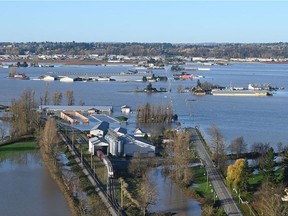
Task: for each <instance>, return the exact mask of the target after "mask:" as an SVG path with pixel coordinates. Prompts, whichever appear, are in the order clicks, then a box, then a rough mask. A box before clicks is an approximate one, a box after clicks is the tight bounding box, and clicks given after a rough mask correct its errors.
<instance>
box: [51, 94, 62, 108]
mask: <svg viewBox="0 0 288 216" xmlns="http://www.w3.org/2000/svg"><path fill="white" fill-rule="evenodd" d="M61 102H62V93H61V92H58V91H55V92H54V95H53V104H54V105H60V104H61Z"/></svg>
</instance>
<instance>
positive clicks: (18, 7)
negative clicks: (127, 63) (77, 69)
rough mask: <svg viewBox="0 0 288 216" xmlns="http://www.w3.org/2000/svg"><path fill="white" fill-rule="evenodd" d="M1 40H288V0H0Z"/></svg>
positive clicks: (222, 41) (188, 41) (196, 41)
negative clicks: (287, 0)
mask: <svg viewBox="0 0 288 216" xmlns="http://www.w3.org/2000/svg"><path fill="white" fill-rule="evenodd" d="M0 8H1V12H0V23H1V31H0V41H1V42H3V41H9V42H27V41H76V42H171V43H205V42H221V43H224V42H231V43H233V42H239V43H254V42H258V43H262V42H264V43H265V42H288V28H287V21H288V13H287V9H288V2H286V1H232V0H231V1H216V0H213V1H212V0H211V1H152V0H150V1H136V0H135V1H120V0H118V1H67V0H66V1H24V0H22V1H0Z"/></svg>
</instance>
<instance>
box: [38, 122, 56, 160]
mask: <svg viewBox="0 0 288 216" xmlns="http://www.w3.org/2000/svg"><path fill="white" fill-rule="evenodd" d="M59 141H60V139H59V136H58V133H57V124H56V121H55V120H54V119H52V118H50V119H48V120H47V122H46V124H45V127H44V130H43V133H42V137H41V140H40V149H41V151H42V153H43V154H44V155H45V158H44V159H46V160H49V161H52V162H53V164H54V165H56V162H57V155H58V148H57V147H58V143H59Z"/></svg>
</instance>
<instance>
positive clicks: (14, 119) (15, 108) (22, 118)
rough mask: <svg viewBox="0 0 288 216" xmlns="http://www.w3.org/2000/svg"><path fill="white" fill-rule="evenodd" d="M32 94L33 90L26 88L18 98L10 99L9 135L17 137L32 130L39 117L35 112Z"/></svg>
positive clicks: (33, 93)
mask: <svg viewBox="0 0 288 216" xmlns="http://www.w3.org/2000/svg"><path fill="white" fill-rule="evenodd" d="M34 95H35V92H34V90H31V89H29V88H28V89H25V90H24V92H23V93H22V95H21V97H20V98H19V99H18V100H15V99H14V100H12V102H11V107H10V113H11V119H10V133H11V136H14V137H19V136H22V135H27V134H30V133H33V132H34V130H35V122H37V119H38V118H39V115H38V114H37V112H36V103H35V99H34Z"/></svg>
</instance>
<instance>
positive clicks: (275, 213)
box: [253, 182, 288, 216]
mask: <svg viewBox="0 0 288 216" xmlns="http://www.w3.org/2000/svg"><path fill="white" fill-rule="evenodd" d="M283 192H284V187H283V185H278V186H275V185H273V184H272V183H270V182H263V184H262V186H261V188H260V189H259V190H258V191H257V192H256V193H255V195H254V202H253V206H254V207H255V208H256V210H257V212H258V214H259V215H265V216H287V212H288V208H287V204H285V203H284V202H282V200H281V195H282V194H283Z"/></svg>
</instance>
